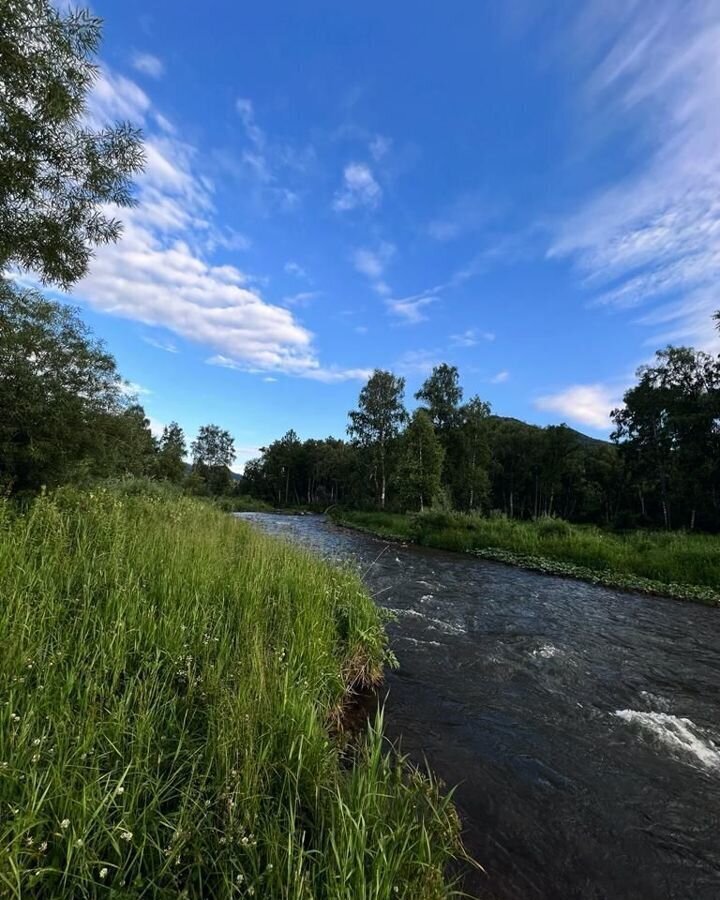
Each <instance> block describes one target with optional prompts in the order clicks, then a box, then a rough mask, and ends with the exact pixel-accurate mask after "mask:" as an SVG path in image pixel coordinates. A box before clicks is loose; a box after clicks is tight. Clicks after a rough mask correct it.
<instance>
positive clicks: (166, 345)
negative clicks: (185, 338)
mask: <svg viewBox="0 0 720 900" xmlns="http://www.w3.org/2000/svg"><path fill="white" fill-rule="evenodd" d="M143 340H144V341H145V343H146V344H149V345H150V346H151V347H155V349H156V350H163V351H164V352H165V353H179V352H180V351H179V350H178V348H177V347H176V346H175V344H173V342H172V341H162V340H160V339H159V338H155V337H149V336H147V335H146V336H144V337H143Z"/></svg>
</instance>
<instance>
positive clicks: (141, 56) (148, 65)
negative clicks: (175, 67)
mask: <svg viewBox="0 0 720 900" xmlns="http://www.w3.org/2000/svg"><path fill="white" fill-rule="evenodd" d="M132 67H133V69H135V71H137V72H142V74H143V75H149V76H150V78H161V77H162V76H163V75H164V74H165V64H164V63H163V61H162V60H161V59H160V58H159V57H157V56H153V54H152V53H136V54H135V55H134V56H133V58H132Z"/></svg>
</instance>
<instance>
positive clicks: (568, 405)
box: [534, 384, 622, 432]
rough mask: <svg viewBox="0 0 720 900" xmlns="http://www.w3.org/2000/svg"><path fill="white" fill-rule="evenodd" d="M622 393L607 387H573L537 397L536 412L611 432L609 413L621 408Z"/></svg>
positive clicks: (600, 385) (586, 385)
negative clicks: (550, 413) (541, 411)
mask: <svg viewBox="0 0 720 900" xmlns="http://www.w3.org/2000/svg"><path fill="white" fill-rule="evenodd" d="M620 394H621V391H619V390H618V389H617V388H612V387H609V386H608V385H604V384H574V385H571V386H570V387H567V388H564V389H563V390H561V391H558V392H557V393H554V394H546V395H545V396H543V397H538V398H537V399H536V400H535V401H534V402H535V406H536V407H537V409H541V410H544V411H546V412H552V413H556V414H557V415H559V416H561V417H562V418H563V420H567V421H569V422H573V423H575V424H579V425H586V426H589V427H590V428H594V429H596V430H597V431H604V432H609V431H610V428H611V422H610V411H611V410H612V409H614V408H616V407H618V406H620V405H621V403H622V399H621V396H620Z"/></svg>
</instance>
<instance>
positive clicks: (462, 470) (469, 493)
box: [455, 396, 490, 509]
mask: <svg viewBox="0 0 720 900" xmlns="http://www.w3.org/2000/svg"><path fill="white" fill-rule="evenodd" d="M489 415H490V404H489V403H486V402H485V401H484V400H481V399H480V398H479V397H478V396H475V397H472V398H471V399H470V400H469V401H468V402H467V403H466V404H465V405H464V406H462V407H461V408H460V411H459V419H460V423H461V424H460V434H459V449H460V452H459V454H458V456H459V460H458V461H459V465H458V466H457V468H456V479H455V480H456V482H457V489H456V491H455V493H456V495H457V496H458V499H459V500H460V505H461V506H463V507H466V508H467V509H475V508H476V506H478V505H479V504H480V503H482V502H483V501H484V500H485V499H486V497H487V493H488V488H489V478H488V466H489V464H490V448H489V446H488V437H487V431H488V429H487V420H488V417H489Z"/></svg>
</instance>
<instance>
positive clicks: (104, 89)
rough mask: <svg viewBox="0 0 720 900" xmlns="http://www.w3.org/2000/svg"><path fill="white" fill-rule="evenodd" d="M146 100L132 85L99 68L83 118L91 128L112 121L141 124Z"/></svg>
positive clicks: (141, 92) (131, 82)
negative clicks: (85, 118)
mask: <svg viewBox="0 0 720 900" xmlns="http://www.w3.org/2000/svg"><path fill="white" fill-rule="evenodd" d="M149 109H150V98H149V97H148V95H147V94H146V93H145V91H143V90H142V88H141V87H139V86H138V85H137V84H135V82H134V81H131V80H130V79H129V78H125V76H124V75H120V74H118V73H117V72H113V71H111V70H110V69H108V68H106V67H103V68H101V69H100V71H99V73H98V77H97V79H96V80H95V83H94V85H93V89H92V93H91V95H90V97H89V100H88V108H87V113H86V114H87V116H88V119H89V120H90V122H91V123H92V124H94V125H100V126H102V125H104V124H106V123H107V122H114V121H116V120H118V119H119V120H122V121H130V122H134V123H135V124H137V125H143V124H144V123H145V116H146V114H147V112H148V110H149Z"/></svg>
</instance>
